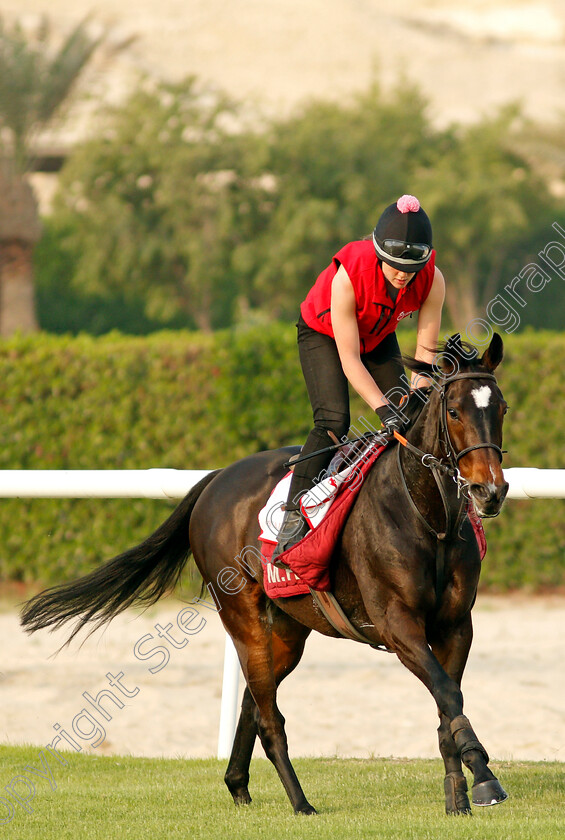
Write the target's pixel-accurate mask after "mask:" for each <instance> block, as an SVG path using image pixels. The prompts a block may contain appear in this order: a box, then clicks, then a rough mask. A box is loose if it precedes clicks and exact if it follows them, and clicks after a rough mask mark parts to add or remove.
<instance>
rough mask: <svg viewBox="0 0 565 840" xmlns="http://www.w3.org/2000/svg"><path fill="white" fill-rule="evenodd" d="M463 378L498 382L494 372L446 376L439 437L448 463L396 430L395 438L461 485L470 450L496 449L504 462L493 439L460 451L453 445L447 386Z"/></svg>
mask: <svg viewBox="0 0 565 840" xmlns="http://www.w3.org/2000/svg"><path fill="white" fill-rule="evenodd" d="M462 379H489V380H491V381H492V382H496V381H497V380H496V376H494V374H492V373H486V372H484V373H482V372H480V371H476V372H472V371H467V372H465V373H457V374H455V375H454V376H448V377H447V378H445V379H444V380H443V382H442V384H441V389H440V392H439V398H440V415H439V439H440V443H441V444H442V445H443V448H444V450H445V457H446V458H447V463H445V462H444V461H443V459H441V458H436V456H435V455H432V454H431V453H429V452H423V451H422V450H421V449H418V447H417V446H414V444H412V443H410V441H408V440H406V438H405V437H403V435H401V434H399V433H398V432H394V436H395V438H396V439H397V440H398V442H399V443H401V444H402V445H403V446H404V448H405V449H407V450H408V451H409V452H411V453H412V454H413V455H416V456H417V457H419V458H420V460H421V462H422V464H423V465H424V467H428V468H430V469H433V470H434V471H435V470H438V471H439V472H443V473H445V474H447V475H449V476H451V477H452V478H453V479H454V480H455V481H456V482H457V483H458V485H459V486H461V485H462V484H464V483H465V481H464V479H462V478H461V476H460V473H459V461H460V460H461V458H463V457H464V456H465V455H467V454H468V453H469V452H473V451H474V450H475V449H494V451H495V452H496V454H497V455H498V458H499V460H500V462H501V463H502V455H503V451H502V449H501V448H500V446H498V444H496V443H493V442H492V441H484V442H482V443H475V444H473V446H466V447H465V448H464V449H461V450H459V451H458V452H457V451H455V447H454V445H453V441H452V440H451V435H450V434H449V426H448V424H447V388H448V386H449V385H451V384H452V382H459V381H460V380H462Z"/></svg>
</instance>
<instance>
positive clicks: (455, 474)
mask: <svg viewBox="0 0 565 840" xmlns="http://www.w3.org/2000/svg"><path fill="white" fill-rule="evenodd" d="M462 379H488V380H490V381H492V382H496V376H494V375H493V374H492V373H486V372H484V373H481V372H476V373H475V372H471V371H468V372H465V373H458V374H455V375H454V376H449V377H447V378H446V379H444V380H443V382H442V384H441V390H440V406H441V407H440V420H439V427H440V428H439V439H440V443H441V444H442V446H443V448H444V450H445V457H446V458H447V463H445V461H444V460H443V459H442V458H437V457H436V456H435V455H432V454H431V453H430V452H423V451H422V450H421V449H418V447H417V446H414V444H412V443H410V441H408V440H406V438H405V437H403V436H402V435H401V434H399V433H398V432H396V431H395V432H394V437H395V438H396V439H397V441H398V442H399V443H400V444H402V446H403V447H404V448H405V449H406V450H407V451H408V452H411V453H412V454H413V455H415V456H417V457H418V458H419V460H420V462H421V463H422V465H423V466H424V467H427V468H428V469H429V470H430V471H431V473H432V475H433V477H434V480H435V483H436V486H437V489H438V491H439V494H440V496H441V500H442V503H443V508H444V512H445V530H444V531H436V529H435V528H433V527H432V526H431V525H430V523H429V522H428V521H427V519H426V518H425V517H424V516H423V515H422V513H421V511H420V510H419V509H418V506H417V505H416V503H415V501H414V499H413V498H412V494H411V493H410V488H409V487H408V484H407V482H406V476H405V475H404V470H403V468H402V461H401V458H400V452H401V447H400V446H398V447H397V462H398V470H399V473H400V480H401V484H402V486H403V488H404V491H405V493H406V495H407V497H408V500H409V502H410V505H411V507H412V510H413V511H414V513H415V514H416V516H417V518H418V519H419V520H420V522H421V523H422V524H423V525H424V526H425V527H426V529H427V530H428V532H429V533H430V534H431V535H432V536H433V537H435V539H436V576H435V578H436V579H435V590H436V599H437V601H438V603H439V601H440V599H441V596H442V593H443V587H444V580H445V553H446V547H447V545H448V544H449V543H452V542H454V541H455V540H457V538H458V535H459V530H460V528H461V525H462V522H463V520H464V518H465V515H466V509H467V503H468V499H467V497H466V495H465V494H464V493H463V494H462V493H461V490H462V488H463V487H465V486H466V485H467V482H466V481H465V479H464V478H463V477H462V476H461V474H460V472H459V466H458V464H459V461H460V460H461V458H463V456H464V455H467V453H469V452H473V451H474V450H475V449H494V451H495V452H496V454H497V455H498V457H499V459H500V461H502V455H503V451H502V449H501V448H500V446H498V444H496V443H493V442H492V441H484V442H482V443H476V444H474V445H473V446H466V447H465V448H464V449H461V450H459V451H458V452H456V451H455V447H454V446H453V441H452V440H451V436H450V434H449V428H448V425H447V388H448V386H449V385H451V384H452V383H453V382H458V381H460V380H462ZM445 476H447V477H449V478H452V479H453V481H455V483H456V484H457V498H458V500H459V503H458V505H457V509H456V510H454V508H453V505H452V503H450V501H449V495H448V491H447V488H446V486H445V483H444V479H445Z"/></svg>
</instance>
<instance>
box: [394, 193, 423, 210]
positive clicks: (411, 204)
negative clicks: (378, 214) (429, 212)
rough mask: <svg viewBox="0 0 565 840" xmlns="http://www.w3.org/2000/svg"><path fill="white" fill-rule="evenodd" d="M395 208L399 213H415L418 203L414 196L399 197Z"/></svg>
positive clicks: (418, 206)
mask: <svg viewBox="0 0 565 840" xmlns="http://www.w3.org/2000/svg"><path fill="white" fill-rule="evenodd" d="M396 206H397V207H398V209H399V210H400V212H401V213H417V212H418V210H419V209H420V202H419V201H418V199H417V198H416V196H415V195H401V196H400V198H399V199H398V201H397V202H396Z"/></svg>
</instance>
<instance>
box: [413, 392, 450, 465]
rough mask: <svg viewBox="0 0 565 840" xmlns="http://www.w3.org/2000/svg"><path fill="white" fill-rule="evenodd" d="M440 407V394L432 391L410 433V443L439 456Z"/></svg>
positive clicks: (440, 453)
mask: <svg viewBox="0 0 565 840" xmlns="http://www.w3.org/2000/svg"><path fill="white" fill-rule="evenodd" d="M440 408H441V406H440V399H439V396H438V395H437V394H436V393H434V392H432V394H431V395H430V397H429V399H428V401H427V403H426V404H425V406H424V407H423V409H422V411H421V412H420V414H419V415H418V418H417V419H416V421H415V422H414V424H413V425H412V426H411V428H410V432H409V434H408V439H409V441H410V443H412V444H413V445H414V446H417V447H418V449H421V450H422V452H429V453H430V454H431V455H434V456H436V457H437V458H439V457H441V455H442V452H441V442H440V436H439V412H440Z"/></svg>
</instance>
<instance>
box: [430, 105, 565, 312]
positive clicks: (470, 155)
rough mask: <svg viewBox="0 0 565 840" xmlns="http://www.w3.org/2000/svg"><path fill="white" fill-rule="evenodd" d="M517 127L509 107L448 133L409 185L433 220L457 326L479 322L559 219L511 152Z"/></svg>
mask: <svg viewBox="0 0 565 840" xmlns="http://www.w3.org/2000/svg"><path fill="white" fill-rule="evenodd" d="M519 128H520V120H519V119H518V115H517V113H516V111H515V109H513V108H511V109H506V110H503V111H502V112H501V113H500V114H499V115H497V117H496V118H494V119H490V120H489V119H485V120H483V121H482V122H481V123H479V124H477V125H472V126H470V127H468V128H465V129H462V128H457V129H454V130H451V131H448V132H446V134H445V137H444V138H443V142H442V143H440V144H438V146H437V153H436V155H435V157H434V159H433V161H432V162H431V165H430V166H429V167H428V168H426V169H425V170H422V171H421V172H420V173H419V176H417V177H416V179H415V184H416V190H417V194H418V195H420V196H422V199H423V203H424V206H425V207H426V210H427V212H428V214H429V215H430V218H431V219H432V220H433V225H434V243H435V247H436V249H437V252H438V262H439V264H440V266H441V268H442V270H443V271H444V273H445V276H446V278H447V280H448V289H447V305H448V308H449V312H450V315H451V320H452V323H454V324H457V325H458V327H461V326H462V324H463V323H465V324H467V323H469V322H470V321H471V320H472V319H473V318H474V317H477V315H478V314H481V315H482V312H481V311H480V310H482V311H484V308H485V307H486V306H487V304H488V303H489V301H490V300H491V299H492V298H493V297H494V296H495V295H496V294H497V292H499V291H502V289H503V287H504V284H505V282H508V281H510V280H511V278H512V276H513V275H514V274H516V273H517V272H518V271H519V270H520V269H521V268H523V267H524V266H525V265H527V263H528V262H530V261H531V260H536V256H537V251H539V250H540V249H541V248H543V246H544V245H545V244H546V242H547V241H548V240H550V239H553V238H554V236H555V233H554V231H553V230H552V229H551V223H552V222H553V221H555V220H556V219H563V209H562V207H561V206H560V204H559V203H558V202H557V201H556V200H555V199H554V198H553V197H552V196H551V194H550V192H549V190H548V187H547V185H546V183H545V182H544V181H543V179H542V178H541V177H540V176H539V175H538V174H537V173H536V172H535V171H534V170H533V169H532V167H531V166H530V165H529V164H528V162H527V161H526V159H525V158H524V157H522V156H520V154H519V153H518V152H517V151H516V150H514V149H513V148H512V147H511V145H512V138H513V136H514V135H515V134H516V133H517V132H518V131H519ZM542 265H543V263H542ZM508 300H509V302H510V303H511V304H512V303H513V300H512V298H511V297H508ZM545 311H547V308H546V310H545ZM531 316H532V311H531V310H529V311H528V313H526V314H525V322H526V323H534V322H533V321H532V320H531ZM561 323H562V320H561V321H560V322H557V321H556V322H555V326H556V327H560V326H561ZM539 326H547V321H540V322H539Z"/></svg>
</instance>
